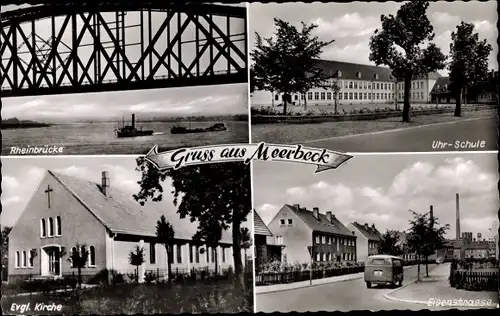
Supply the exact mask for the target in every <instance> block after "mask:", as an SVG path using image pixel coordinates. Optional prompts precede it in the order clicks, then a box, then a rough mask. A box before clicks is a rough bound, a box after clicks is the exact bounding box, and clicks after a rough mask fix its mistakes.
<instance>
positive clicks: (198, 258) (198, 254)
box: [195, 246, 200, 263]
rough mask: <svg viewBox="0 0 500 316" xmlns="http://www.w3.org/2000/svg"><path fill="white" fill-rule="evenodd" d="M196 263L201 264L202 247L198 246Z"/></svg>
mask: <svg viewBox="0 0 500 316" xmlns="http://www.w3.org/2000/svg"><path fill="white" fill-rule="evenodd" d="M195 257H196V263H200V246H196V256H195Z"/></svg>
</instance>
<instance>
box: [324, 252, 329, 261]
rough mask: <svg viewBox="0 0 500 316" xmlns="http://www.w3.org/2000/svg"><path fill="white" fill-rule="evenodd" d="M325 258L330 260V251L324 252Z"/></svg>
mask: <svg viewBox="0 0 500 316" xmlns="http://www.w3.org/2000/svg"><path fill="white" fill-rule="evenodd" d="M325 260H326V261H330V253H329V252H327V253H326V256H325Z"/></svg>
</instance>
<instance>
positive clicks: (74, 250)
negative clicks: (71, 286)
mask: <svg viewBox="0 0 500 316" xmlns="http://www.w3.org/2000/svg"><path fill="white" fill-rule="evenodd" d="M77 253H78V252H77V250H76V247H73V248H71V258H70V259H69V261H70V263H71V267H72V268H76V266H75V265H74V264H73V257H75V256H76V254H77Z"/></svg>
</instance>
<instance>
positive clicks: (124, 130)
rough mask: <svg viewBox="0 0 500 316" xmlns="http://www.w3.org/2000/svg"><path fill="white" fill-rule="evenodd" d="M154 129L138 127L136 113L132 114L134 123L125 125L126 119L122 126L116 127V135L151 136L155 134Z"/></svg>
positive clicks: (119, 136)
mask: <svg viewBox="0 0 500 316" xmlns="http://www.w3.org/2000/svg"><path fill="white" fill-rule="evenodd" d="M153 133H154V131H153V130H143V129H142V127H141V129H137V128H136V127H135V114H132V124H131V125H127V126H125V121H123V123H122V127H121V128H119V129H116V137H118V138H124V137H139V136H151V135H153Z"/></svg>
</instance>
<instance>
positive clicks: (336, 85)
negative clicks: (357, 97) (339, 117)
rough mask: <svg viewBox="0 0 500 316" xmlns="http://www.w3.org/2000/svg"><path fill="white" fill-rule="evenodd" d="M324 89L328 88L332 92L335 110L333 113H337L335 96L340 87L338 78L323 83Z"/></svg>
mask: <svg viewBox="0 0 500 316" xmlns="http://www.w3.org/2000/svg"><path fill="white" fill-rule="evenodd" d="M325 89H327V90H330V91H331V92H332V94H333V99H334V100H335V101H334V102H335V103H334V104H335V111H334V114H339V111H338V108H337V99H338V98H337V97H338V94H339V93H340V90H341V87H340V83H339V80H338V78H337V79H335V80H332V81H331V82H329V83H328V84H327V85H325Z"/></svg>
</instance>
